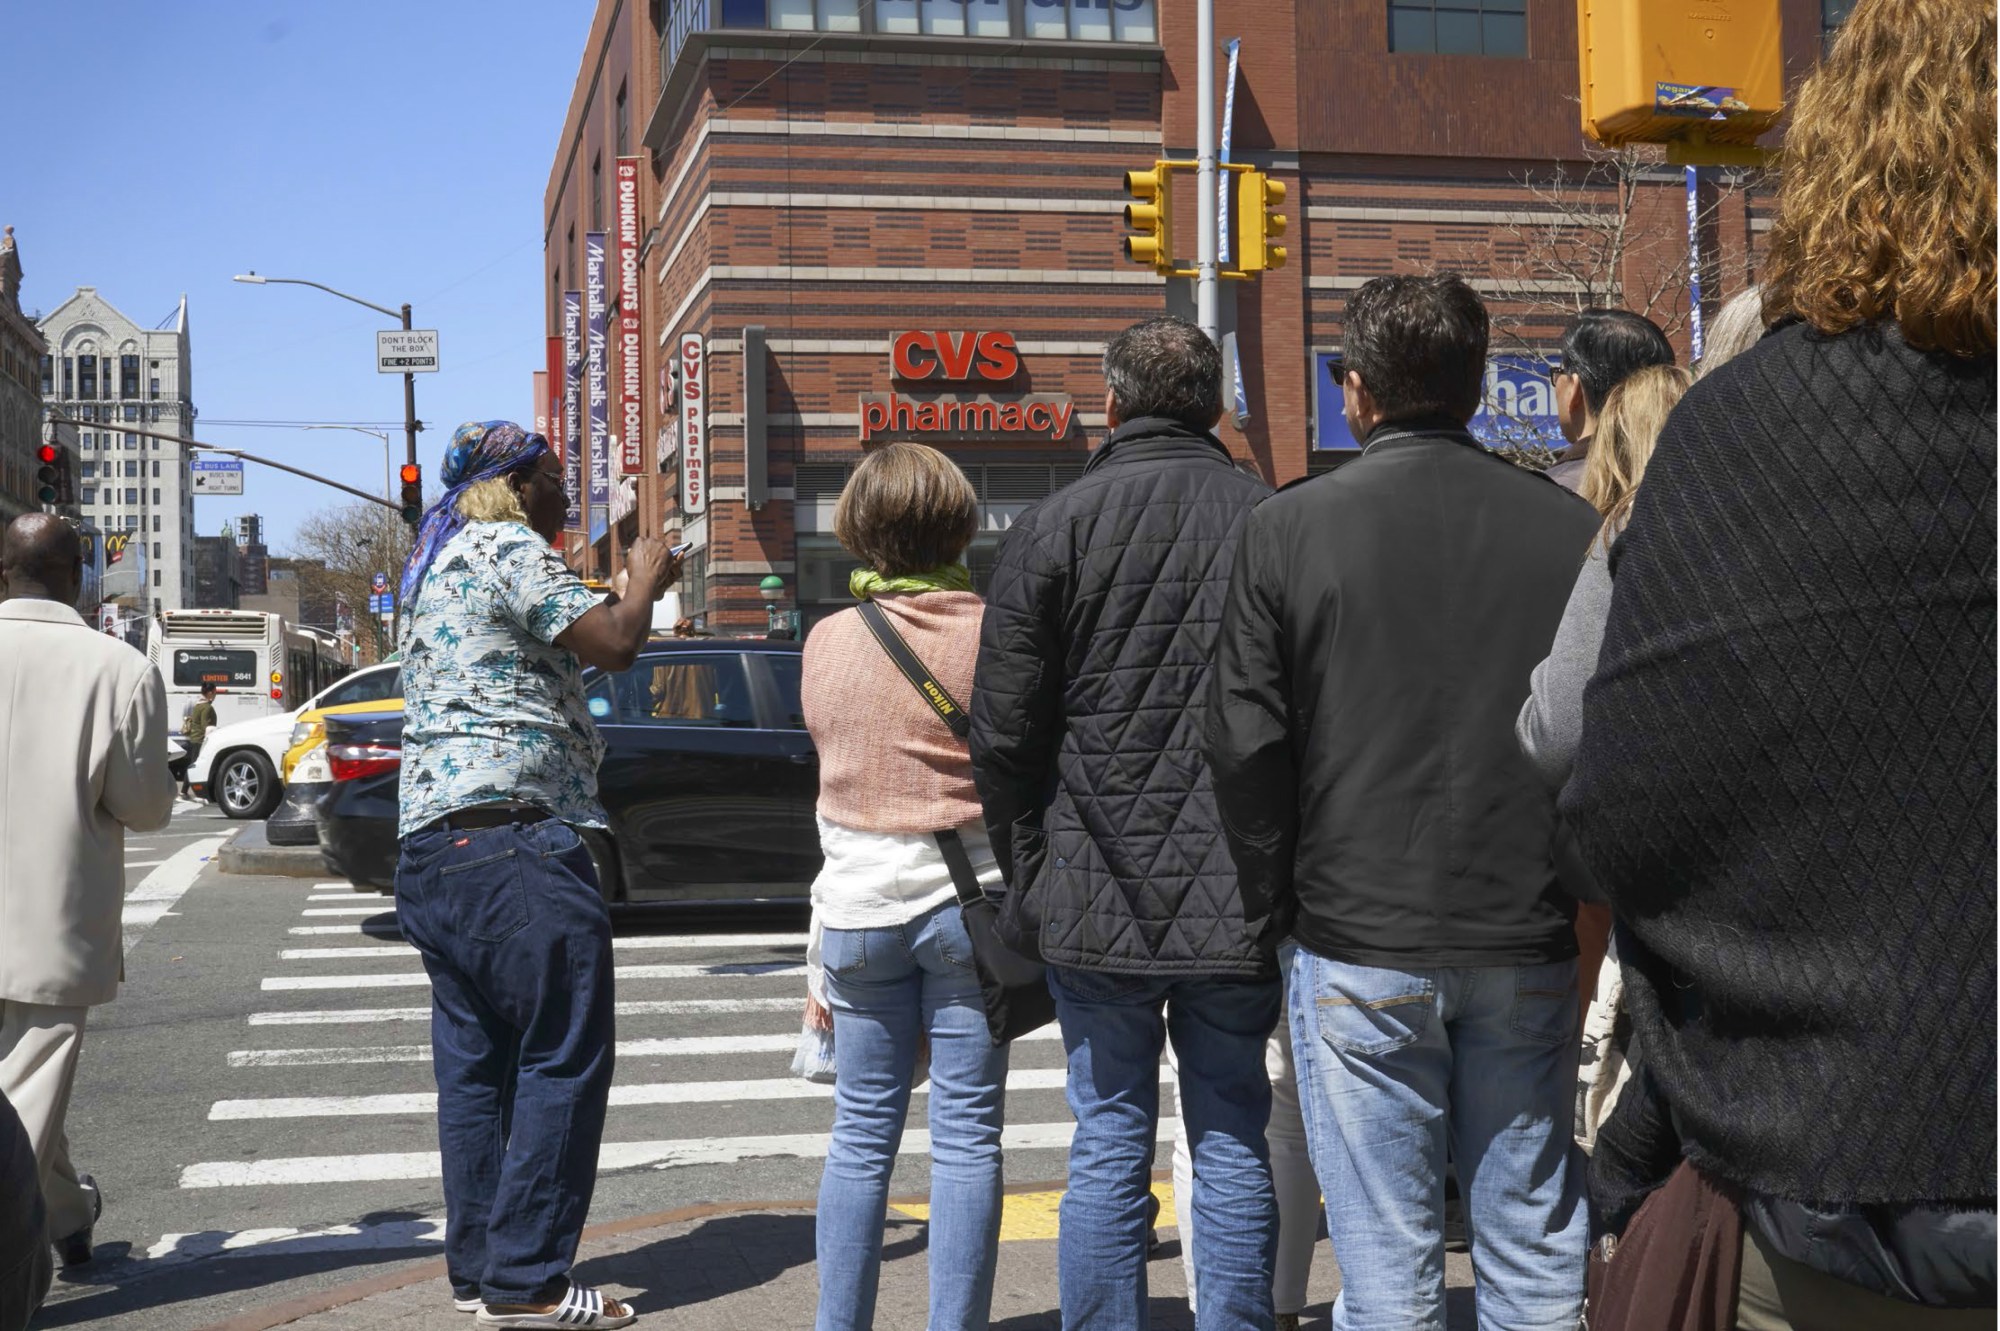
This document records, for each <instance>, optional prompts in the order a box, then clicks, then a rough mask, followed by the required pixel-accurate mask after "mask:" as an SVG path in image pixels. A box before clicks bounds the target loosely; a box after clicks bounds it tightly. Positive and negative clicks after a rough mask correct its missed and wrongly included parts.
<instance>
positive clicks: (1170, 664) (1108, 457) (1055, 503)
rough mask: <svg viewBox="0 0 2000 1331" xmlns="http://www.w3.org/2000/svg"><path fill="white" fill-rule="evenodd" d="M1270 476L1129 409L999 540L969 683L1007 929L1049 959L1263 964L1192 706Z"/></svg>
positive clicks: (1138, 964)
mask: <svg viewBox="0 0 2000 1331" xmlns="http://www.w3.org/2000/svg"><path fill="white" fill-rule="evenodd" d="M1269 493H1270V487H1268V486H1266V485H1265V484H1264V483H1263V482H1262V481H1261V480H1258V479H1257V478H1256V477H1254V476H1251V475H1248V474H1246V473H1244V472H1243V471H1240V470H1238V469H1237V467H1236V466H1235V465H1234V464H1233V463H1232V462H1231V461H1230V458H1229V454H1228V451H1227V450H1226V449H1224V448H1223V446H1222V444H1221V443H1220V442H1219V441H1218V440H1217V439H1216V438H1215V437H1214V436H1213V435H1211V434H1208V433H1206V432H1204V431H1199V430H1193V429H1190V428H1188V427H1187V426H1184V425H1181V424H1179V423H1177V422H1175V421H1171V420H1163V419H1154V418H1142V419H1140V420H1135V421H1130V422H1128V423H1126V424H1125V425H1123V426H1121V427H1119V428H1118V430H1116V431H1115V432H1114V433H1113V434H1112V436H1111V438H1110V440H1109V441H1108V442H1106V443H1105V445H1104V446H1103V447H1102V448H1100V449H1099V450H1098V451H1097V453H1096V454H1095V455H1093V456H1092V458H1091V459H1090V463H1089V465H1088V466H1086V467H1085V468H1084V474H1083V476H1082V478H1081V479H1079V480H1078V481H1077V482H1076V483H1075V484H1073V485H1070V486H1067V487H1065V488H1064V489H1063V490H1061V491H1059V492H1058V493H1056V494H1054V495H1051V496H1050V497H1049V498H1048V499H1046V500H1044V501H1043V502H1042V503H1040V504H1038V505H1036V506H1035V507H1034V508H1032V509H1030V510H1029V511H1028V512H1026V513H1024V514H1023V515H1022V516H1021V517H1020V518H1019V519H1018V520H1017V521H1016V522H1015V524H1014V527H1013V529H1012V530H1011V531H1010V532H1009V533H1008V535H1007V541H1006V544H1005V545H1004V546H1002V547H1001V551H1000V558H999V563H998V565H997V566H996V567H995V569H994V571H993V584H992V589H991V592H990V594H989V595H988V597H987V607H986V618H985V621H984V623H983V624H982V626H981V634H980V644H979V664H978V668H977V673H976V676H975V680H974V683H973V690H972V704H971V710H972V737H971V744H972V770H973V780H974V781H975V782H976V783H977V785H978V788H979V796H980V800H981V802H982V804H983V805H984V806H985V811H986V823H987V827H988V830H989V831H990V832H991V835H992V840H993V848H994V851H995V853H996V854H997V855H998V857H999V859H1000V864H1001V867H1002V869H1003V870H1004V871H1005V873H1006V875H1007V882H1008V885H1009V891H1008V894H1007V897H1006V900H1005V902H1004V904H1003V905H1002V908H1001V930H1002V933H1003V935H1004V936H1006V937H1008V938H1009V939H1010V941H1012V942H1014V943H1015V944H1016V946H1018V947H1020V948H1021V949H1022V950H1024V951H1028V952H1032V953H1039V955H1040V956H1041V957H1042V959H1043V960H1045V961H1047V962H1048V963H1049V964H1051V965H1056V966H1065V967H1071V968H1075V969H1080V970H1099V971H1117V972H1124V973H1128V974H1133V973H1136V974H1189V975H1202V974H1248V975H1262V974H1267V973H1269V971H1270V970H1271V968H1272V960H1271V954H1272V950H1273V949H1274V948H1275V946H1276V939H1275V938H1271V937H1266V934H1267V933H1268V932H1269V930H1268V928H1267V926H1268V922H1269V915H1270V909H1269V904H1268V903H1264V902H1246V901H1245V900H1244V899H1243V896H1242V894H1241V893H1240V892H1239V891H1238V889H1237V881H1236V870H1235V868H1234V866H1233V865H1232V864H1231V862H1230V858H1229V847H1228V844H1227V842H1226V841H1225V840H1224V838H1223V835H1222V827H1221V822H1220V820H1219V819H1218V817H1217V815H1216V809H1215V797H1214V793H1213V786H1212V784H1211V782H1210V780H1209V774H1208V764H1207V762H1206V761H1205V759H1204V757H1203V753H1202V717H1203V704H1204V699H1205V698H1206V697H1207V694H1208V674H1209V666H1210V662H1211V661H1212V659H1213V657H1214V651H1215V640H1216V631H1217V628H1218V626H1219V625H1220V623H1221V619H1222V606H1223V598H1224V596H1225V594H1226V592H1227V590H1228V586H1229V574H1230V565H1231V560H1232V558H1233V554H1234V550H1235V546H1236V539H1237V536H1238V534H1239V533H1240V532H1241V530H1242V527H1243V523H1244V520H1245V519H1246V518H1247V517H1248V516H1249V514H1250V510H1251V509H1252V508H1254V507H1255V506H1256V505H1257V503H1258V501H1260V500H1261V499H1263V498H1264V497H1265V496H1266V495H1268V494H1269Z"/></svg>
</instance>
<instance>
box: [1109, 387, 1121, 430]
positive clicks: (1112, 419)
mask: <svg viewBox="0 0 2000 1331" xmlns="http://www.w3.org/2000/svg"><path fill="white" fill-rule="evenodd" d="M1124 423H1125V422H1124V421H1122V420H1120V419H1118V399H1117V398H1116V397H1114V396H1113V395H1112V392H1111V390H1110V389H1108V388H1107V389H1105V390H1104V425H1105V428H1107V429H1111V430H1115V429H1117V428H1118V427H1119V426H1121V425H1123V424H1124Z"/></svg>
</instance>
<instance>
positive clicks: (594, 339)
mask: <svg viewBox="0 0 2000 1331" xmlns="http://www.w3.org/2000/svg"><path fill="white" fill-rule="evenodd" d="M583 299H584V339H585V341H584V373H583V377H584V391H585V393H586V394H588V396H589V402H590V421H589V424H588V426H587V427H586V432H585V435H584V446H583V452H584V465H585V467H586V468H588V470H589V475H590V490H589V500H588V504H589V508H588V512H589V516H590V522H589V525H588V527H587V528H586V530H587V531H588V532H589V540H590V543H591V544H592V545H596V544H597V543H598V542H599V541H600V540H602V539H603V538H604V533H605V532H606V531H608V530H610V527H611V457H610V454H611V391H610V390H611V384H610V372H611V367H610V363H609V359H608V357H607V356H606V354H605V353H606V352H607V351H609V350H610V348H609V347H607V346H606V345H605V341H604V339H605V335H606V330H605V327H604V324H605V319H606V317H607V315H608V314H609V310H608V308H607V307H606V303H605V299H604V233H603V232H602V231H586V232H585V233H584V235H583Z"/></svg>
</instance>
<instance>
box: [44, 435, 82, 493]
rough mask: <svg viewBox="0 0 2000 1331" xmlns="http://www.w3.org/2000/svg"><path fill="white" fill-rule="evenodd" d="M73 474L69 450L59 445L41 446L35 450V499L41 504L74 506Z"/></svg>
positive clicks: (74, 487)
mask: <svg viewBox="0 0 2000 1331" xmlns="http://www.w3.org/2000/svg"><path fill="white" fill-rule="evenodd" d="M73 474H74V473H73V472H72V471H71V469H70V461H69V450H68V449H67V448H65V447H63V446H62V445H61V444H43V445H41V446H40V447H38V448H36V449H35V498H36V499H38V500H40V501H41V502H42V503H44V504H74V503H75V502H76V486H75V484H74V482H73V481H72V479H71V477H72V476H73Z"/></svg>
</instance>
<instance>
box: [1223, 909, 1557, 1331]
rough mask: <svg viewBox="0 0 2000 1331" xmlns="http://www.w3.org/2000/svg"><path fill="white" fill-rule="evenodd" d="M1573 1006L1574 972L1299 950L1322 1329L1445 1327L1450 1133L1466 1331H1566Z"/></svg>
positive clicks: (1418, 1330) (1303, 1085) (1296, 975)
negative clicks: (1324, 1260)
mask: <svg viewBox="0 0 2000 1331" xmlns="http://www.w3.org/2000/svg"><path fill="white" fill-rule="evenodd" d="M1577 1006H1578V1004H1577V992H1576V962H1575V961H1558V962H1550V963H1547V964H1544V965H1533V966H1487V967H1446V968H1439V969H1431V970H1418V971H1399V970H1386V969H1382V968H1379V967H1374V966H1355V965H1350V964H1348V963H1345V962H1339V961H1329V960H1327V959H1326V958H1324V957H1321V956H1318V955H1316V954H1314V953H1313V952H1312V951H1310V950H1309V949H1306V948H1300V949H1299V952H1298V956H1297V959H1296V961H1295V962H1294V965H1293V970H1292V983H1291V997H1290V1009H1291V1012H1290V1016H1291V1022H1292V1047H1293V1052H1294V1054H1295V1056H1296V1058H1297V1060H1298V1067H1299V1099H1300V1107H1301V1108H1302V1109H1303V1111H1304V1114H1305V1121H1306V1135H1307V1138H1308V1140H1309V1141H1310V1142H1311V1146H1312V1158H1313V1165H1314V1168H1315V1169H1316V1170H1317V1171H1318V1173H1319V1180H1320V1188H1321V1191H1322V1192H1323V1193H1324V1194H1325V1196H1326V1210H1327V1231H1328V1233H1329V1234H1330V1235H1331V1236H1332V1239H1333V1251H1334V1255H1335V1257H1336V1258H1337V1259H1338V1260H1339V1262H1340V1275H1341V1290H1340V1297H1339V1299H1338V1300H1337V1301H1336V1302H1335V1304H1334V1312H1333V1324H1334V1327H1335V1328H1336V1331H1443V1327H1444V1324H1445V1323H1444V1173H1445V1148H1446V1134H1447V1133H1448V1134H1449V1135H1450V1148H1451V1155H1452V1158H1453V1159H1454V1160H1455V1161H1456V1163H1457V1167H1458V1178H1459V1187H1460V1190H1461V1191H1462V1192H1463V1194H1464V1196H1465V1205H1466V1220H1467V1229H1468V1230H1469V1232H1470V1238H1471V1243H1472V1265H1473V1273H1474V1276H1475V1277H1476V1281H1477V1297H1478V1308H1479V1325H1480V1328H1481V1331H1573V1328H1574V1327H1575V1326H1576V1324H1577V1317H1578V1315H1579V1314H1580V1313H1581V1311H1582V1306H1583V1276H1584V1258H1585V1253H1586V1249H1587V1244H1588V1216H1587V1208H1586V1207H1585V1206H1584V1204H1583V1198H1582V1187H1583V1171H1582V1169H1581V1167H1580V1165H1579V1164H1577V1163H1575V1162H1574V1161H1573V1158H1572V1153H1573V1151H1574V1146H1573V1143H1572V1141H1571V1137H1570V1126H1571V1111H1572V1108H1573V1104H1574V1096H1575V1086H1576V1064H1577V1048H1578V1043H1577ZM1202 1296H1203V1298H1204V1299H1206V1298H1207V1287H1206V1286H1204V1287H1203V1290H1202Z"/></svg>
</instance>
